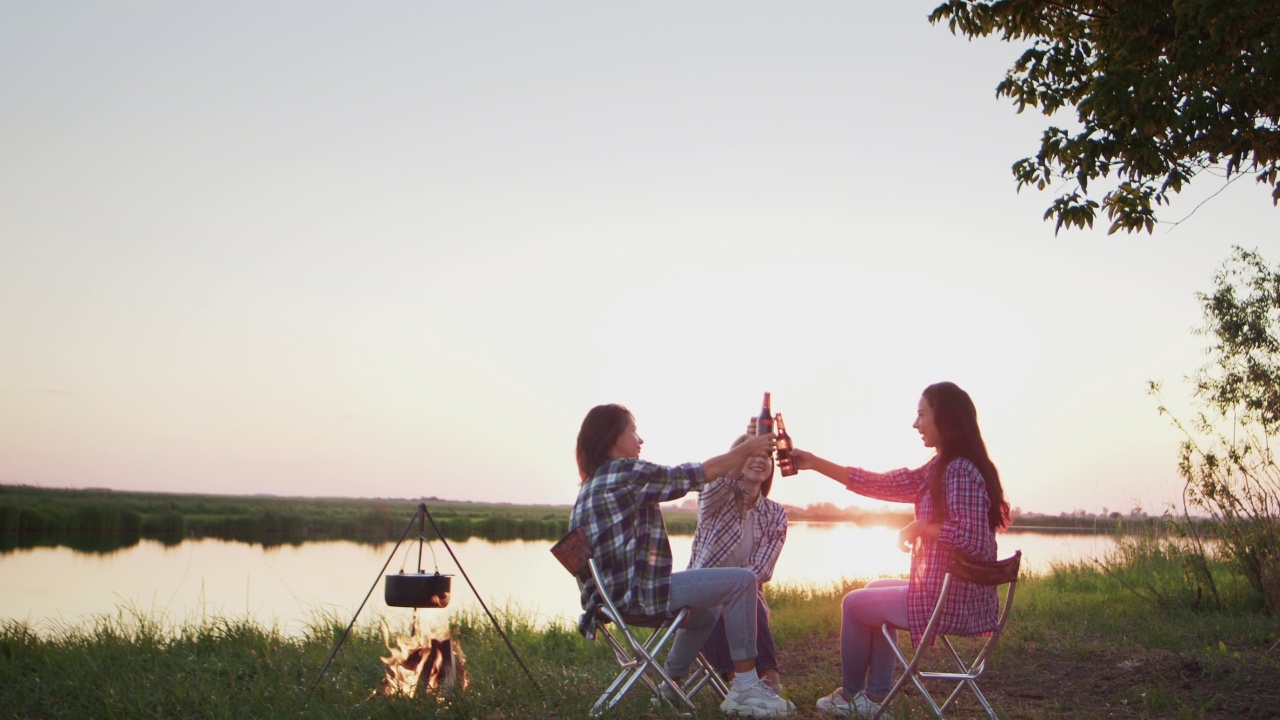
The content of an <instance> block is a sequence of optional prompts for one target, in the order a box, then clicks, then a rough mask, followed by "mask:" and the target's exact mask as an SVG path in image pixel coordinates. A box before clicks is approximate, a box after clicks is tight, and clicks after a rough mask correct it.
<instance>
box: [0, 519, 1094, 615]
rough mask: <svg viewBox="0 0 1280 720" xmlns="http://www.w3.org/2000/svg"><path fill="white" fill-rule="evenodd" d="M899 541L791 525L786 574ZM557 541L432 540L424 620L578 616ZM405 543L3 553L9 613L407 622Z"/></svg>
mask: <svg viewBox="0 0 1280 720" xmlns="http://www.w3.org/2000/svg"><path fill="white" fill-rule="evenodd" d="M896 539H897V532H896V531H895V530H891V529H887V528H875V527H872V528H864V527H859V526H857V525H852V524H848V523H792V525H791V530H790V532H789V534H788V539H787V544H786V547H785V548H784V549H783V552H782V557H781V559H780V560H779V562H778V567H777V571H776V573H775V575H774V582H775V583H787V584H817V585H821V586H827V585H830V584H831V583H835V582H838V581H839V580H840V579H841V578H859V577H861V578H872V577H879V576H882V575H905V574H906V573H907V571H908V562H909V558H908V556H907V555H906V554H904V553H902V552H899V551H898V550H897V549H896ZM691 542H692V538H691V537H690V536H676V537H673V538H672V551H673V553H674V555H675V563H676V567H678V568H683V567H685V565H686V564H687V563H688V559H689V551H690V545H691ZM999 542H1000V554H1001V556H1007V555H1010V554H1012V553H1013V552H1014V550H1018V549H1021V550H1022V551H1023V555H1024V561H1023V567H1024V568H1026V570H1025V571H1027V572H1043V571H1046V570H1048V569H1049V567H1050V565H1051V563H1053V562H1069V561H1074V560H1080V559H1085V558H1090V557H1096V556H1098V555H1100V554H1102V553H1104V552H1105V551H1106V550H1107V549H1109V548H1110V547H1111V546H1112V545H1113V541H1112V539H1111V538H1110V536H1101V535H1042V534H1037V533H1006V534H1002V535H1000V536H999ZM551 545H552V542H551V541H549V540H513V541H508V542H501V543H495V542H489V541H485V540H478V539H475V538H472V539H470V540H465V541H461V542H455V541H450V543H449V547H451V548H452V549H453V552H454V554H455V555H456V556H457V560H458V562H457V563H455V562H454V561H453V558H452V557H451V556H450V554H449V553H448V552H447V550H446V549H445V548H444V546H443V544H442V543H441V542H440V541H439V540H434V541H432V542H431V543H430V544H429V546H428V551H427V552H424V553H423V555H422V567H423V569H424V570H425V571H426V572H433V571H435V570H439V571H440V572H442V573H452V574H454V579H453V599H452V602H451V603H450V606H449V607H448V608H447V609H446V610H438V611H421V612H420V615H422V616H423V617H424V618H425V619H426V620H427V621H428V622H429V623H434V624H435V625H436V626H439V627H440V628H441V629H443V626H444V625H445V624H447V622H448V617H449V614H450V613H456V612H459V611H472V612H482V609H481V606H480V603H479V602H478V600H477V594H478V596H479V597H480V598H483V601H484V603H485V604H486V605H488V607H489V608H490V609H491V610H495V611H497V610H502V611H508V612H516V613H519V614H520V615H521V616H522V617H526V618H528V619H529V620H530V621H532V622H533V623H534V624H536V625H545V624H548V623H552V622H560V621H563V622H571V621H572V620H571V619H572V618H576V616H577V614H578V612H579V609H578V598H577V588H576V586H575V584H574V582H573V579H572V578H570V577H569V575H568V574H567V573H566V572H565V571H564V568H562V567H561V566H560V565H559V563H557V562H556V561H555V559H554V558H553V557H552V556H551V553H550V548H551ZM394 547H395V543H384V544H381V545H368V544H358V543H354V542H347V541H325V542H309V543H304V544H301V545H280V546H274V547H262V546H260V545H249V544H246V543H237V542H228V541H223V540H208V539H206V540H188V541H185V542H182V543H180V544H176V545H165V544H162V543H160V542H158V541H154V540H143V541H141V542H139V543H137V544H136V545H134V546H131V547H128V548H125V549H121V550H117V551H114V552H109V553H86V552H76V551H73V550H71V549H68V548H65V547H60V548H48V547H42V548H29V549H24V550H17V551H14V552H10V553H6V554H3V555H0V584H3V586H4V587H5V592H4V593H3V594H2V595H0V617H3V618H9V619H16V620H24V621H26V622H28V623H29V624H31V625H32V626H33V627H34V628H36V629H37V630H41V631H43V630H51V629H57V628H61V627H67V626H85V625H89V624H91V623H92V619H93V617H94V616H95V615H99V614H104V613H105V614H109V615H114V614H116V613H117V612H121V611H124V612H126V613H131V612H137V613H139V614H142V615H144V616H146V617H149V618H153V619H157V620H160V621H163V622H168V623H171V624H173V625H181V624H184V623H186V622H200V621H201V620H203V619H205V618H217V617H233V618H243V617H248V618H252V619H253V620H255V621H257V622H259V623H262V624H264V625H268V626H270V625H276V626H278V627H279V628H280V629H281V630H282V631H283V632H285V633H287V634H291V635H297V634H301V633H302V632H303V631H304V630H305V629H306V628H307V627H308V626H309V625H311V624H313V623H314V622H315V621H316V620H317V619H318V618H320V617H324V616H329V617H333V618H336V619H337V620H338V621H340V622H341V623H342V624H343V625H344V626H345V624H346V623H347V622H349V621H350V620H351V619H352V617H353V616H354V615H355V613H356V611H357V609H359V608H360V605H361V602H363V601H364V599H365V597H366V594H367V593H369V592H370V590H371V589H372V594H371V595H370V596H369V600H368V604H367V605H366V606H365V607H364V609H363V610H361V611H360V614H359V622H360V623H361V624H363V623H365V622H376V621H377V619H378V618H380V617H386V618H388V619H389V620H390V621H391V622H392V623H393V624H404V623H407V622H408V619H409V617H410V613H411V612H412V611H411V610H408V609H404V608H394V607H388V606H387V605H386V602H385V600H384V598H383V584H382V573H381V572H380V571H381V569H382V567H383V565H384V563H387V561H388V558H390V560H391V562H390V564H389V565H388V567H387V572H388V573H395V572H397V571H399V570H400V569H401V568H403V569H404V570H405V571H406V572H414V571H416V570H417V568H418V548H417V544H416V543H409V542H406V543H404V544H402V545H401V546H400V549H399V550H398V551H397V552H396V553H395V556H394V557H392V556H391V553H392V549H393V548H394ZM431 551H434V559H433V557H432V552H431ZM459 565H461V567H459ZM464 572H465V577H464ZM468 578H469V580H470V583H469V582H468ZM472 584H474V591H473V589H472ZM481 621H482V622H487V620H485V619H483V618H482V620H481Z"/></svg>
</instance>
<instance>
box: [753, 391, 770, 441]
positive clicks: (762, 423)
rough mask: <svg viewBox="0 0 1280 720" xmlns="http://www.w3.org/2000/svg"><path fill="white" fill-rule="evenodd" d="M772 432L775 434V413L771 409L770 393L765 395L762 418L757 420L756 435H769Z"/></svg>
mask: <svg viewBox="0 0 1280 720" xmlns="http://www.w3.org/2000/svg"><path fill="white" fill-rule="evenodd" d="M771 432H773V411H772V410H770V409H769V393H765V394H764V405H763V406H762V407H761V408H760V417H758V418H756V435H768V434H769V433H771Z"/></svg>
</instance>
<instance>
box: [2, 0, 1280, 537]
mask: <svg viewBox="0 0 1280 720" xmlns="http://www.w3.org/2000/svg"><path fill="white" fill-rule="evenodd" d="M937 1H938V0H926V1H919V0H899V1H895V2H874V3H873V2H861V1H859V0H841V1H838V2H835V1H833V2H801V3H764V2H741V1H740V0H733V1H716V2H694V3H687V2H665V1H660V2H647V3H626V4H621V3H598V2H587V1H585V0H582V1H556V0H552V1H550V2H487V1H484V0H478V1H470V2H450V3H446V2H433V1H428V0H413V1H412V2H409V1H405V2H373V3H360V4H353V3H345V2H324V1H321V2H317V1H315V0H305V1H303V0H297V1H293V2H275V1H269V2H258V1H255V2H243V1H241V0H222V1H221V2H217V3H197V2H187V1H178V2H173V1H170V0H165V1H160V0H152V1H149V2H134V1H130V0H122V1H115V2H108V3H99V2H87V1H85V0H72V1H70V2H56V3H55V2H18V1H16V0H0V8H3V12H2V13H0V18H2V21H0V98H3V100H2V101H0V158H2V161H0V250H2V251H3V253H2V257H3V261H2V262H0V307H2V308H3V312H0V345H2V351H0V483H6V484H32V485H40V486H46V487H73V488H78V487H106V488H115V489H120V490H155V491H170V492H197V493H231V494H247V493H271V494H278V495H305V496H316V495H319V496H359V497H409V498H416V497H424V496H427V497H429V496H437V497H442V498H449V499H459V500H476V501H509V502H516V503H570V502H572V500H573V498H574V495H575V492H576V485H577V482H578V476H577V471H576V468H575V465H574V459H573V447H574V440H575V437H576V434H577V431H578V427H579V424H580V423H581V421H582V417H583V416H584V415H585V413H586V412H587V410H588V409H589V408H590V407H592V406H593V405H597V404H600V403H607V402H618V403H622V404H624V405H627V406H628V407H630V408H631V409H632V410H633V411H634V412H635V414H636V416H637V420H638V423H639V429H640V433H641V435H642V436H643V438H644V439H645V441H646V443H645V446H644V452H643V457H646V458H648V459H651V460H654V461H656V462H662V463H667V464H674V463H679V462H684V461H692V460H703V459H706V458H707V457H709V456H711V455H715V454H718V453H720V452H722V451H724V450H725V449H727V448H728V447H729V444H730V443H731V441H732V440H733V439H734V438H735V437H736V436H737V435H738V433H740V432H741V431H742V429H743V427H744V426H745V423H746V420H747V418H748V417H749V416H751V415H752V414H754V413H756V412H757V411H758V409H759V404H760V399H761V394H762V393H763V392H764V391H766V390H767V391H770V392H772V393H773V402H774V409H775V410H777V411H781V412H782V413H783V414H784V416H785V418H786V420H787V424H788V427H789V428H790V430H791V433H792V435H793V436H794V437H795V440H796V444H797V445H798V446H799V447H802V448H805V449H808V450H812V451H814V452H816V453H818V454H820V455H823V456H825V457H828V458H830V459H832V460H835V461H837V462H840V463H843V464H853V465H859V466H862V467H866V468H869V469H873V470H888V469H891V468H895V467H903V466H914V465H917V464H920V463H922V462H924V461H925V460H926V459H927V457H928V451H927V450H926V449H925V448H923V447H922V446H921V444H920V440H919V437H918V436H917V434H916V432H915V431H914V430H913V429H912V428H911V423H912V421H913V419H914V416H915V408H916V402H917V400H918V398H919V394H920V391H921V390H922V389H923V388H924V387H925V386H926V385H928V384H930V383H933V382H936V381H939V380H952V381H954V382H956V383H958V384H959V385H960V386H961V387H963V388H965V389H966V390H968V391H969V392H970V394H971V395H972V396H973V398H974V401H975V403H976V404H977V407H978V411H979V420H980V422H981V424H982V427H983V431H984V434H985V437H986V441H987V445H988V448H989V450H990V452H991V455H992V457H993V459H994V460H995V462H996V464H997V466H998V467H999V468H1000V471H1001V474H1002V477H1003V481H1004V484H1005V488H1006V493H1007V495H1008V497H1009V499H1010V500H1011V502H1012V503H1013V505H1015V506H1018V507H1021V508H1022V509H1023V510H1029V511H1038V512H1047V513H1055V514H1056V513H1059V512H1062V511H1071V510H1075V509H1084V510H1088V511H1090V512H1100V511H1102V509H1103V508H1107V509H1110V510H1121V511H1128V510H1129V509H1130V508H1132V507H1134V506H1135V505H1136V506H1141V507H1143V508H1144V509H1146V510H1147V511H1148V512H1160V511H1161V510H1163V508H1164V507H1165V506H1166V505H1167V504H1168V503H1171V502H1174V501H1176V500H1177V498H1178V497H1179V493H1180V490H1181V482H1180V480H1179V479H1178V476H1177V472H1176V470H1177V468H1176V465H1177V444H1178V441H1179V436H1178V434H1177V433H1176V432H1175V431H1174V429H1173V428H1172V427H1171V426H1170V423H1169V421H1168V419H1167V418H1164V417H1161V416H1160V415H1159V414H1158V413H1157V411H1156V407H1157V403H1156V401H1155V400H1154V399H1153V398H1151V397H1149V396H1148V395H1147V391H1146V388H1147V382H1148V381H1149V380H1157V381H1163V382H1164V383H1165V384H1166V396H1167V397H1166V399H1167V400H1168V401H1169V402H1170V403H1171V404H1172V405H1173V406H1174V407H1176V408H1185V407H1186V406H1187V396H1188V390H1187V386H1186V384H1185V382H1184V380H1183V378H1184V376H1186V375H1188V374H1190V373H1191V372H1193V371H1194V370H1195V369H1196V368H1197V367H1198V366H1199V365H1200V364H1201V363H1202V362H1203V361H1204V359H1205V356H1204V354H1203V350H1204V348H1205V347H1206V345H1207V340H1206V339H1205V338H1203V337H1198V336H1196V335H1194V334H1193V333H1192V331H1193V329H1195V328H1196V327H1198V326H1200V325H1201V324H1202V318H1201V313H1200V307H1199V304H1198V303H1197V301H1196V299H1195V293H1196V292H1203V291H1207V290H1209V289H1210V288H1211V285H1212V277H1213V273H1214V271H1215V270H1216V269H1217V268H1218V267H1220V266H1221V264H1222V262H1223V261H1224V260H1226V258H1227V257H1228V255H1229V252H1230V247H1231V246H1232V245H1234V244H1239V245H1242V246H1244V247H1247V248H1250V249H1255V248H1256V249H1258V250H1259V251H1260V252H1261V253H1262V254H1263V256H1264V257H1266V258H1268V260H1270V261H1271V262H1272V263H1275V262H1277V261H1280V252H1278V251H1277V249H1276V240H1277V232H1276V227H1277V225H1276V223H1277V219H1278V218H1280V215H1277V213H1278V212H1280V211H1277V210H1276V209H1275V208H1273V207H1272V204H1271V201H1270V198H1269V193H1268V192H1267V189H1266V188H1262V187H1259V186H1257V185H1256V184H1255V183H1254V181H1253V179H1252V177H1246V178H1245V179H1243V180H1241V181H1240V182H1236V183H1233V184H1231V185H1229V186H1227V187H1226V188H1225V190H1224V189H1223V185H1224V182H1223V180H1222V178H1220V177H1216V176H1212V175H1204V176H1202V177H1201V178H1200V179H1198V180H1197V181H1196V183H1195V184H1194V185H1193V186H1192V187H1191V188H1190V189H1189V190H1187V191H1186V192H1184V193H1183V194H1182V195H1181V196H1178V197H1177V199H1176V200H1175V203H1174V205H1173V207H1171V208H1165V209H1163V210H1162V212H1163V214H1164V216H1165V218H1166V219H1168V220H1171V221H1176V220H1180V221H1182V222H1181V223H1179V224H1176V225H1175V224H1173V223H1167V224H1164V225H1161V226H1160V227H1158V228H1157V229H1156V231H1155V233H1154V234H1153V235H1145V234H1144V235H1133V236H1131V235H1123V234H1119V235H1115V236H1110V237H1108V236H1107V235H1106V233H1105V230H1106V226H1107V222H1106V219H1105V218H1103V219H1101V220H1100V222H1099V225H1100V227H1099V228H1097V229H1095V230H1093V231H1089V232H1080V231H1066V230H1064V231H1063V232H1061V233H1060V234H1058V235H1057V236H1055V235H1054V232H1053V226H1052V224H1051V223H1048V222H1045V221H1044V220H1042V214H1043V213H1044V210H1045V208H1046V207H1047V206H1048V205H1049V203H1050V202H1051V200H1052V197H1053V195H1054V193H1052V192H1043V193H1041V192H1037V191H1035V190H1033V189H1032V190H1023V191H1022V192H1021V193H1018V192H1017V191H1016V186H1015V182H1014V180H1013V178H1012V175H1011V173H1010V170H1009V168H1010V166H1011V165H1012V164H1013V163H1014V162H1015V161H1016V160H1018V159H1019V158H1022V157H1025V156H1028V155H1033V154H1035V152H1036V150H1037V149H1038V141H1039V136H1040V133H1041V132H1042V131H1043V130H1044V128H1045V127H1047V126H1048V125H1049V123H1050V121H1049V120H1048V119H1046V118H1044V117H1042V116H1040V115H1038V114H1034V113H1031V112H1028V113H1025V114H1023V115H1018V114H1016V112H1015V109H1014V107H1013V106H1012V105H1011V104H1010V103H1009V102H1008V101H1005V100H1000V99H998V98H996V96H995V86H996V84H997V83H998V82H999V81H1000V79H1001V78H1002V76H1003V73H1004V71H1005V70H1006V69H1007V68H1008V67H1009V66H1010V65H1011V63H1012V61H1013V59H1014V58H1015V57H1016V56H1017V55H1018V54H1019V53H1020V52H1021V50H1022V49H1023V46H1021V45H1010V44H1006V43H1002V42H1000V41H998V40H996V39H989V40H986V41H980V42H972V43H971V42H968V41H966V40H964V39H961V38H957V37H954V36H953V35H951V34H950V32H949V31H948V30H947V29H946V28H945V27H935V26H932V25H930V24H929V23H928V21H927V20H926V16H927V15H928V13H929V11H930V10H932V9H933V7H934V6H935V5H936V4H937ZM1060 122H1068V120H1066V119H1064V120H1061V121H1060ZM1054 190H1057V188H1055V189H1054ZM1220 190H1221V191H1222V192H1221V193H1219V191H1220ZM1215 193H1219V194H1217V195H1216V197H1213V198H1212V199H1211V200H1209V201H1208V202H1206V203H1204V204H1203V205H1201V204H1200V203H1201V201H1202V200H1205V199H1206V198H1209V197H1210V196H1212V195H1214V194H1215ZM1099 197H1100V194H1099ZM773 497H774V499H777V500H780V501H782V502H784V503H792V504H797V505H806V504H810V503H815V502H834V503H836V504H837V505H841V506H847V505H855V504H859V505H863V506H866V507H879V506H880V503H878V502H874V503H873V502H859V499H858V498H857V497H856V496H854V495H852V494H850V493H848V492H847V491H845V490H843V489H842V488H841V487H839V486H838V485H837V484H835V483H833V482H832V481H830V480H828V479H826V478H824V477H822V476H819V475H817V474H816V473H801V474H800V475H798V476H797V477H794V478H785V479H783V478H779V480H778V481H777V482H776V484H775V489H774V495H773Z"/></svg>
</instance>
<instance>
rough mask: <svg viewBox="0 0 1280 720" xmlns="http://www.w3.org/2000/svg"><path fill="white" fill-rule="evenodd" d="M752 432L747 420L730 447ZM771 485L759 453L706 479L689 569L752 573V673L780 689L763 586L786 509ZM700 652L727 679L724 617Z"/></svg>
mask: <svg viewBox="0 0 1280 720" xmlns="http://www.w3.org/2000/svg"><path fill="white" fill-rule="evenodd" d="M755 430H756V428H755V418H752V419H751V422H750V423H749V426H748V429H747V434H746V435H742V436H740V437H739V438H738V439H737V440H735V441H734V443H733V447H737V446H738V445H741V444H742V443H744V442H746V441H747V439H748V438H750V437H751V436H753V435H755ZM772 487H773V458H772V457H763V456H760V455H755V456H752V457H750V458H748V459H747V462H746V464H744V465H743V466H742V469H741V470H739V471H738V472H736V473H733V474H731V475H722V476H721V477H718V478H716V479H715V480H712V481H711V482H709V483H707V485H706V487H704V488H703V489H702V494H701V495H700V496H699V498H698V529H697V530H696V531H695V532H694V535H693V551H692V553H691V557H690V559H689V568H690V569H696V568H706V567H742V568H746V569H748V570H750V571H752V572H753V573H755V576H756V593H755V596H756V672H758V673H759V674H760V679H761V680H763V681H764V683H765V684H766V685H768V686H769V687H771V688H773V691H774V692H776V693H781V692H782V679H781V677H780V676H779V675H778V651H777V648H776V646H775V645H774V642H773V630H772V629H771V628H770V627H769V605H768V604H767V603H766V602H765V599H764V584H765V583H767V582H769V580H770V579H772V578H773V567H774V565H776V564H777V562H778V556H779V555H780V554H781V553H782V544H783V543H785V542H786V541H787V511H786V510H785V509H783V507H782V506H781V505H779V504H778V503H776V502H774V501H773V500H770V499H769V490H770V488H772ZM702 654H703V655H705V656H706V657H707V660H709V661H710V662H711V665H712V666H713V667H714V668H715V669H716V672H718V673H720V674H721V675H722V676H724V677H726V678H728V677H732V675H733V661H732V660H731V658H730V656H729V641H728V639H727V638H726V636H725V631H724V619H723V618H722V619H721V620H719V621H717V622H716V626H715V628H714V629H712V630H711V634H710V635H709V636H707V642H706V644H704V645H703V646H702Z"/></svg>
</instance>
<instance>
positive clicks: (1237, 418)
mask: <svg viewBox="0 0 1280 720" xmlns="http://www.w3.org/2000/svg"><path fill="white" fill-rule="evenodd" d="M1197 297H1198V298H1199V300H1200V301H1201V303H1202V304H1203V307H1204V317H1205V325H1204V327H1203V328H1202V329H1201V330H1200V333H1201V334H1203V335H1205V336H1207V337H1210V338H1212V341H1211V345H1210V347H1209V360H1208V362H1206V363H1205V365H1204V366H1203V367H1201V368H1200V369H1199V371H1198V372H1197V373H1196V374H1195V376H1194V380H1195V390H1194V398H1195V400H1196V401H1197V405H1198V407H1199V410H1198V412H1197V413H1196V415H1195V417H1194V418H1193V420H1192V421H1191V423H1190V426H1189V427H1188V426H1184V425H1183V424H1182V423H1181V422H1179V421H1178V420H1177V419H1176V418H1175V419H1174V425H1175V426H1176V427H1178V428H1179V429H1181V430H1182V431H1183V433H1184V435H1185V438H1186V439H1185V440H1184V441H1183V443H1182V446H1181V451H1180V458H1179V472H1180V474H1181V475H1182V478H1183V480H1184V482H1185V486H1184V490H1183V497H1184V500H1185V501H1186V503H1187V514H1188V515H1189V514H1190V509H1192V508H1194V509H1197V510H1199V511H1201V512H1204V513H1206V514H1207V515H1208V516H1209V518H1210V519H1212V520H1213V521H1214V522H1213V523H1199V524H1193V523H1186V526H1187V527H1189V528H1192V529H1193V530H1194V532H1196V533H1201V532H1207V533H1211V536H1210V538H1205V539H1216V540H1217V541H1218V543H1219V547H1220V548H1221V550H1222V551H1223V553H1224V555H1225V557H1226V558H1227V559H1228V560H1229V562H1231V563H1232V564H1233V565H1234V566H1235V567H1236V568H1237V569H1238V570H1239V571H1240V572H1241V573H1242V574H1243V575H1244V577H1245V578H1247V579H1248V581H1249V583H1250V584H1251V585H1252V586H1253V587H1254V588H1255V589H1256V590H1258V591H1260V592H1263V593H1265V594H1266V596H1267V598H1268V602H1269V604H1270V605H1271V609H1272V612H1273V613H1276V614H1277V615H1280V465H1277V461H1276V460H1277V459H1276V452H1275V449H1274V448H1273V447H1272V445H1271V442H1272V438H1274V437H1276V436H1277V435H1278V434H1280V394H1278V393H1280V384H1278V383H1280V267H1278V268H1275V269H1272V268H1270V267H1268V266H1267V264H1266V262H1265V261H1264V260H1263V259H1262V257H1260V256H1259V255H1258V254H1257V253H1256V252H1249V251H1246V250H1243V249H1240V248H1238V247H1237V248H1235V250H1234V251H1233V253H1232V256H1231V258H1230V259H1229V260H1228V261H1227V262H1226V263H1225V264H1224V265H1223V268H1222V269H1221V270H1220V271H1219V272H1218V273H1216V274H1215V276H1214V290H1213V292H1212V293H1209V294H1198V295H1197ZM1152 392H1153V393H1154V394H1155V395H1156V397H1157V398H1159V392H1160V388H1159V386H1158V385H1155V384H1153V386H1152ZM1160 411H1161V412H1162V413H1166V414H1168V412H1169V411H1168V409H1167V408H1165V407H1164V405H1163V403H1161V407H1160ZM1201 546H1202V547H1203V546H1204V545H1203V543H1202V545H1201Z"/></svg>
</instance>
